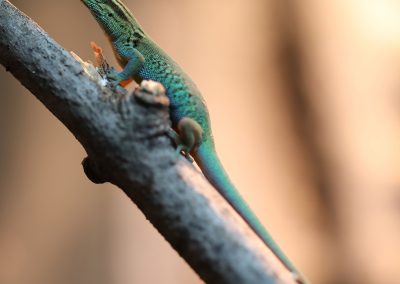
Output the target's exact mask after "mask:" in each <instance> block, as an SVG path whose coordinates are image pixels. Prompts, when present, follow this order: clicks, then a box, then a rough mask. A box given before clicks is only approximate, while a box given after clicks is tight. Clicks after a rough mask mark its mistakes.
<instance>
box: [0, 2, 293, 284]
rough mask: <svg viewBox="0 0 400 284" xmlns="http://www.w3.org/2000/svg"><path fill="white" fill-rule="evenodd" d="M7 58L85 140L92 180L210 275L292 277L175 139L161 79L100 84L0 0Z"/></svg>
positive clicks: (217, 278) (231, 279) (220, 279)
mask: <svg viewBox="0 0 400 284" xmlns="http://www.w3.org/2000/svg"><path fill="white" fill-rule="evenodd" d="M0 63H1V64H2V65H3V66H4V67H5V68H6V69H7V70H8V71H10V72H11V73H12V74H13V75H14V76H15V77H16V78H17V79H18V80H19V81H20V82H21V83H22V84H23V85H24V86H25V87H26V88H28V89H29V90H30V91H31V92H32V94H33V95H34V96H36V97H37V98H38V99H39V100H40V101H41V102H42V103H43V104H44V105H45V106H46V107H47V108H48V109H49V110H50V111H51V112H52V113H53V114H54V115H55V116H56V117H57V118H58V119H59V120H60V121H61V122H62V123H63V124H64V125H65V126H66V127H67V128H68V129H69V130H70V131H71V132H72V133H73V134H74V135H75V137H76V139H77V140H78V141H79V142H80V143H81V144H82V145H83V147H84V148H85V150H86V152H87V154H88V157H89V158H88V159H87V160H85V163H84V165H85V169H86V173H87V175H88V176H89V177H91V179H92V180H93V181H98V182H100V181H104V182H105V181H106V182H111V183H113V184H115V185H116V186H118V187H120V188H121V189H122V190H123V191H124V192H125V193H126V194H127V195H128V196H129V197H130V198H131V200H132V201H133V202H135V203H136V205H137V206H138V207H139V208H140V209H141V210H142V212H143V213H144V214H145V216H146V217H147V218H148V219H149V221H150V222H151V223H152V224H153V225H154V227H155V228H156V229H157V230H158V231H159V232H160V234H162V235H163V236H164V238H165V239H166V240H167V241H168V242H169V243H170V244H171V245H172V247H173V248H174V249H175V250H176V251H177V252H178V253H179V254H180V255H181V256H182V257H183V258H184V259H185V260H186V261H187V263H188V264H189V265H190V266H191V267H192V268H193V269H194V270H195V271H196V272H197V273H198V275H199V276H200V277H201V278H202V279H203V280H204V281H206V282H207V283H257V284H259V283H287V284H288V283H295V280H293V277H292V275H291V273H290V272H289V271H287V269H286V268H285V267H284V266H282V265H281V263H280V262H279V261H278V260H277V258H276V257H275V256H274V255H273V253H272V252H271V251H270V250H269V249H268V248H267V247H266V246H264V244H263V243H262V242H261V241H260V240H259V239H258V238H257V237H256V235H255V234H254V233H253V232H252V231H251V229H250V228H249V227H248V226H247V225H246V224H245V223H244V222H243V221H242V219H241V218H240V217H239V216H238V215H237V214H236V213H235V212H234V211H233V210H232V209H231V207H230V206H229V205H228V204H227V203H226V202H225V200H224V199H223V198H222V197H221V196H220V195H219V194H218V193H217V192H216V190H215V189H214V188H213V187H211V186H210V184H209V183H208V182H207V181H206V180H205V179H204V177H203V176H202V174H201V173H199V172H198V171H197V170H196V169H195V168H194V167H193V165H191V164H190V163H189V162H187V161H186V160H185V159H184V158H182V157H180V156H179V155H178V154H177V153H176V152H175V150H174V148H173V145H172V143H171V141H170V139H169V138H168V135H167V133H168V130H169V127H170V120H169V115H168V100H166V97H165V96H164V94H163V92H162V91H161V90H160V86H159V85H157V84H150V83H146V84H142V85H141V87H140V88H139V89H138V90H137V91H135V93H134V94H132V95H124V96H118V95H116V94H113V93H112V92H111V90H110V89H109V88H107V87H103V86H102V85H101V84H100V82H99V81H97V80H96V79H95V77H96V76H94V75H93V73H91V72H90V70H92V69H93V67H92V69H91V68H90V66H89V67H88V66H86V65H85V64H82V63H80V62H78V61H77V60H76V59H75V58H74V57H73V56H71V54H70V53H68V52H67V51H65V50H64V49H63V48H62V47H61V46H59V45H58V44H57V43H56V42H55V41H54V40H53V39H51V38H50V37H49V36H48V35H47V34H46V33H45V32H44V31H43V30H42V29H41V28H40V27H39V26H38V25H37V24H35V23H34V22H33V21H32V20H31V19H29V18H28V17H27V16H25V15H24V14H22V13H21V12H20V11H19V10H17V9H16V8H15V7H14V6H13V5H12V4H10V3H9V2H8V1H6V0H0Z"/></svg>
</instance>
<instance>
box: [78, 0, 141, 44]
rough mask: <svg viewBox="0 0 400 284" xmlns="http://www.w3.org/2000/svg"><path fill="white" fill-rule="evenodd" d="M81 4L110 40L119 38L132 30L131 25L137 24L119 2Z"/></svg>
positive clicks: (103, 0) (99, 0) (91, 0)
mask: <svg viewBox="0 0 400 284" xmlns="http://www.w3.org/2000/svg"><path fill="white" fill-rule="evenodd" d="M81 2H82V3H83V4H84V5H85V6H86V7H87V8H88V9H89V10H90V12H91V13H92V14H93V16H94V17H95V18H96V21H97V22H98V23H99V24H100V26H101V27H102V28H103V30H104V31H105V32H106V33H107V35H109V36H110V37H111V39H117V38H119V37H120V36H121V35H124V34H125V33H126V31H127V30H129V29H130V28H132V25H135V24H137V22H136V20H135V19H134V18H133V16H132V14H131V13H130V11H129V10H128V8H126V7H125V5H124V4H122V2H120V1H119V0H81Z"/></svg>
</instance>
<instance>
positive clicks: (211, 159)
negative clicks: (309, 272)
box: [193, 139, 298, 275]
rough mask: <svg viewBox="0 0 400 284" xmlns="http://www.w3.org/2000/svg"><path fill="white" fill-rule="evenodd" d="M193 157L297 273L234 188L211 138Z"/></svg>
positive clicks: (237, 210)
mask: <svg viewBox="0 0 400 284" xmlns="http://www.w3.org/2000/svg"><path fill="white" fill-rule="evenodd" d="M193 158H194V160H195V161H196V163H197V164H198V166H199V167H200V169H201V170H202V172H203V174H204V175H205V177H206V178H207V180H208V181H209V182H210V183H211V184H212V185H213V186H214V187H215V188H216V189H217V190H218V192H219V193H220V194H221V195H222V196H223V197H224V198H225V199H226V200H227V201H228V203H229V204H230V205H231V206H232V207H233V208H234V209H235V211H236V212H237V213H238V214H239V215H240V216H241V217H242V218H243V219H244V220H245V222H246V223H247V224H248V225H249V226H250V227H251V228H252V229H253V231H254V232H255V233H256V234H257V235H258V236H259V237H260V238H261V239H262V241H263V242H264V243H265V244H266V245H267V246H268V247H269V248H270V249H271V250H272V252H273V253H274V254H275V255H276V256H277V257H278V258H279V259H280V261H281V262H282V263H283V265H284V266H285V267H286V268H288V269H289V270H290V271H291V272H293V273H295V274H296V275H298V271H297V269H296V268H295V267H294V265H293V264H292V263H291V262H290V260H289V259H288V258H287V257H286V255H285V254H284V253H283V252H282V250H281V249H280V248H279V246H278V245H277V244H276V243H275V241H274V240H273V239H272V237H271V235H270V234H269V233H268V232H267V230H266V229H265V228H264V226H263V225H262V224H261V222H260V221H259V220H258V218H257V216H256V215H255V214H254V213H253V211H252V210H251V209H250V207H249V206H248V205H247V204H246V202H245V201H244V199H243V198H242V196H241V195H240V194H239V192H238V191H237V190H236V187H235V186H234V185H233V183H232V182H231V180H230V178H229V176H228V175H227V173H226V171H225V169H224V167H223V166H222V163H221V161H220V160H219V158H218V156H217V154H216V151H215V146H214V143H213V141H212V140H211V139H207V140H206V141H203V142H202V143H201V144H200V145H199V146H198V148H197V150H196V151H195V153H193Z"/></svg>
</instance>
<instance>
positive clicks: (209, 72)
mask: <svg viewBox="0 0 400 284" xmlns="http://www.w3.org/2000/svg"><path fill="white" fill-rule="evenodd" d="M12 2H13V3H14V4H15V5H16V6H17V7H19V8H20V9H22V10H23V11H24V12H26V13H27V14H28V15H29V16H30V17H32V18H33V19H34V20H35V21H36V22H38V24H39V25H41V26H42V27H43V28H44V29H45V30H46V31H47V32H48V33H49V34H50V35H51V36H52V37H54V38H55V39H56V40H57V41H58V42H59V43H60V44H61V45H62V46H64V47H65V48H66V49H67V50H70V51H74V52H75V53H77V54H78V55H80V56H81V57H82V58H83V59H86V60H88V59H91V60H93V55H92V52H91V49H90V46H89V42H90V41H91V40H94V41H96V42H97V43H98V44H99V45H101V46H103V47H104V50H105V54H106V56H107V58H108V59H109V61H110V62H111V63H113V64H115V61H114V59H113V55H112V52H111V49H110V47H109V45H108V43H107V42H106V39H105V37H104V35H103V33H102V32H101V30H100V28H99V27H98V26H97V24H96V23H95V21H94V20H93V18H92V16H91V15H90V14H89V12H88V11H87V10H86V8H85V7H84V6H83V5H82V4H81V3H80V1H78V0H74V1H61V0H56V1H55V0H35V1H28V0H14V1H12ZM125 2H126V4H127V6H128V7H129V8H131V10H132V11H133V12H134V14H135V16H136V17H137V18H138V19H139V21H140V22H141V23H142V25H143V26H144V28H145V30H146V31H147V32H148V33H149V34H150V35H151V36H152V37H153V38H154V39H155V40H156V41H157V42H158V43H159V44H160V45H161V46H162V47H163V48H164V49H165V50H166V51H167V52H168V53H169V54H171V55H172V56H173V57H174V58H175V59H176V61H178V62H179V63H180V64H181V65H182V66H183V67H184V69H186V70H187V72H188V73H189V74H190V75H191V76H192V78H193V79H194V80H195V82H197V85H198V86H199V87H200V89H201V90H202V92H203V94H204V97H205V99H206V101H207V102H208V106H209V109H210V112H211V119H212V125H213V129H214V135H215V140H216V144H217V149H218V152H219V154H220V156H221V159H222V161H223V163H224V165H225V166H226V169H227V171H228V172H229V173H230V175H231V177H232V179H233V181H234V183H235V184H236V185H237V187H238V188H239V190H240V192H241V193H242V194H243V196H244V197H245V199H246V200H247V201H248V203H249V204H250V205H251V207H252V208H253V209H254V211H255V212H256V213H257V214H258V216H259V217H260V219H261V220H262V222H263V223H264V224H265V225H266V227H267V228H268V229H269V230H270V231H271V233H272V235H273V236H274V237H275V239H276V240H277V241H278V243H279V244H280V245H281V247H282V248H283V249H284V251H285V252H286V253H287V255H288V256H289V257H290V258H291V259H292V260H293V262H294V263H295V264H297V266H298V267H299V268H300V270H302V271H303V272H304V273H305V274H306V275H307V276H308V278H309V279H310V280H311V281H312V282H313V283H322V284H358V283H364V284H398V283H400V1H398V0H336V1H318V0H301V1H300V0H297V1H296V0H280V1H272V0H220V1H213V0H204V1H197V0H185V1H184V0H169V1H164V0H126V1H125ZM0 36H1V34H0ZM0 86H1V87H0V94H1V96H0V99H1V103H0V283H4V284H23V283H24V284H25V283H30V284H39V283H40V284H43V283H45V284H50V283H51V284H63V283H65V284H67V283H77V284H79V283H82V284H83V283H85V284H91V283H96V284H102V283H104V284H106V283H107V284H108V283H114V284H128V283H129V284H131V283H166V284H168V283H174V284H179V283H193V284H195V283H201V281H200V280H199V278H198V277H197V276H196V275H195V274H194V273H193V271H192V270H191V269H190V268H189V267H188V265H187V264H186V263H185V262H184V261H183V260H182V259H181V258H180V257H179V256H178V255H177V253H175V252H174V251H173V250H172V248H171V247H170V246H169V244H168V243H166V242H165V241H164V239H163V238H162V237H161V236H160V235H159V234H158V233H157V232H156V230H155V229H154V228H153V227H152V226H151V225H150V224H149V223H148V222H147V221H146V220H145V217H144V216H143V215H142V214H141V212H140V211H139V210H138V209H137V208H136V206H135V205H134V204H133V203H132V202H131V201H130V200H129V199H128V198H127V197H126V196H125V195H124V194H123V193H122V192H121V191H120V190H119V189H117V188H115V187H114V186H111V185H109V184H106V185H101V186H96V185H93V184H91V183H90V182H89V181H88V179H87V178H86V177H85V176H84V174H83V171H82V169H81V166H80V162H81V160H82V159H83V158H84V157H85V153H84V151H83V149H82V147H81V146H80V145H79V143H78V142H77V141H76V140H75V139H74V137H73V136H72V135H71V134H70V133H69V132H68V131H67V129H66V128H65V127H64V126H63V125H62V124H61V123H60V122H58V121H57V120H56V119H55V118H54V117H53V116H52V115H51V114H50V112H48V111H47V110H46V109H45V108H44V107H43V106H42V105H41V104H40V103H39V102H38V101H37V100H36V99H35V98H34V97H33V96H32V95H31V94H29V92H28V91H27V90H25V89H24V88H23V87H22V86H21V85H20V84H19V82H17V81H16V80H15V79H14V78H13V77H12V76H11V75H10V74H9V73H6V71H5V70H4V68H3V67H0ZM177 210H179V208H177Z"/></svg>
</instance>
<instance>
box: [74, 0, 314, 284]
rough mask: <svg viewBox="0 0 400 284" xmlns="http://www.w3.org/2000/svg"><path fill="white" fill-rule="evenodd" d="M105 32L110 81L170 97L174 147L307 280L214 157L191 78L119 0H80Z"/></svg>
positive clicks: (204, 109) (200, 99) (201, 102)
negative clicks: (149, 87) (155, 87)
mask: <svg viewBox="0 0 400 284" xmlns="http://www.w3.org/2000/svg"><path fill="white" fill-rule="evenodd" d="M81 2H83V4H84V5H85V6H86V7H87V8H88V9H89V10H90V12H91V13H92V15H93V16H94V18H95V19H96V21H97V22H98V24H99V25H100V27H101V28H102V29H103V31H104V32H105V34H106V36H107V37H108V39H109V41H110V42H111V46H112V48H113V51H114V54H115V56H116V58H117V61H118V63H119V64H120V65H121V67H122V68H123V70H122V71H121V72H116V73H114V74H110V76H109V79H110V80H111V81H113V83H115V84H119V83H120V82H126V81H127V80H132V79H133V80H135V81H137V82H140V81H141V80H153V81H156V82H159V83H161V84H162V85H163V86H164V88H165V90H166V96H167V97H168V98H169V100H170V117H171V121H172V128H173V129H174V130H175V131H176V133H177V137H176V138H178V140H179V145H178V146H177V151H178V152H180V153H183V154H184V155H185V156H187V157H188V158H189V157H190V156H191V157H193V159H194V160H195V162H196V163H197V164H198V166H199V167H200V169H201V171H202V173H203V174H204V176H205V177H206V178H207V180H208V181H209V182H210V183H211V184H212V185H213V186H214V187H215V188H216V189H217V190H218V192H219V193H220V194H221V195H222V196H223V197H224V198H225V199H226V201H227V202H228V203H229V204H230V205H231V206H232V207H233V208H234V209H235V211H236V212H237V213H238V214H239V215H240V216H241V217H242V218H243V219H244V221H245V222H246V223H247V224H248V225H249V226H250V228H251V229H252V230H253V231H254V232H255V233H256V234H257V235H258V237H259V238H260V239H261V240H262V241H263V242H264V243H265V245H267V246H268V247H269V248H270V250H271V251H272V252H273V253H274V254H275V255H276V257H277V258H278V259H279V260H280V262H281V263H282V264H283V265H284V266H285V267H286V268H287V269H288V270H289V271H290V272H291V273H292V275H293V278H294V280H295V281H296V282H297V283H301V284H305V283H307V282H306V280H305V279H304V278H303V276H302V275H301V274H300V273H299V271H298V270H297V269H296V268H295V266H294V265H293V264H292V263H291V262H290V261H289V259H288V258H287V257H286V256H285V254H284V253H283V252H282V250H281V249H280V248H279V246H278V245H277V244H276V243H275V241H274V240H273V239H272V237H271V236H270V234H269V233H268V232H267V230H266V229H265V228H264V227H263V225H262V224H261V222H260V221H259V220H258V218H257V217H256V215H255V214H254V213H253V212H252V210H251V209H250V207H249V206H248V205H247V203H246V202H245V201H244V199H243V198H242V197H241V195H240V194H239V192H238V191H237V190H236V188H235V186H234V185H233V183H232V182H231V180H230V178H229V177H228V175H227V173H226V171H225V170H224V167H223V166H222V163H221V162H220V160H219V158H218V156H217V153H216V150H215V146H214V140H213V136H212V133H211V126H210V118H209V114H208V110H207V106H206V104H205V101H204V99H203V97H202V95H201V93H200V91H199V89H198V88H197V87H196V85H195V84H194V82H193V81H192V79H191V78H190V77H189V76H188V75H187V74H186V73H185V72H184V71H183V69H182V68H181V67H180V66H179V65H178V64H177V63H176V62H175V61H174V60H173V59H172V58H171V57H170V56H169V55H168V54H166V53H165V52H164V51H163V50H162V49H161V48H160V47H159V46H158V45H157V44H156V43H155V41H154V40H152V39H151V38H150V37H149V36H148V35H147V34H146V33H145V32H144V31H143V29H142V27H141V26H140V24H139V23H138V21H137V20H136V19H135V17H134V16H133V15H132V13H131V12H130V11H129V9H128V8H127V7H126V6H125V5H124V4H123V3H122V2H121V1H120V0H81Z"/></svg>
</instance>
